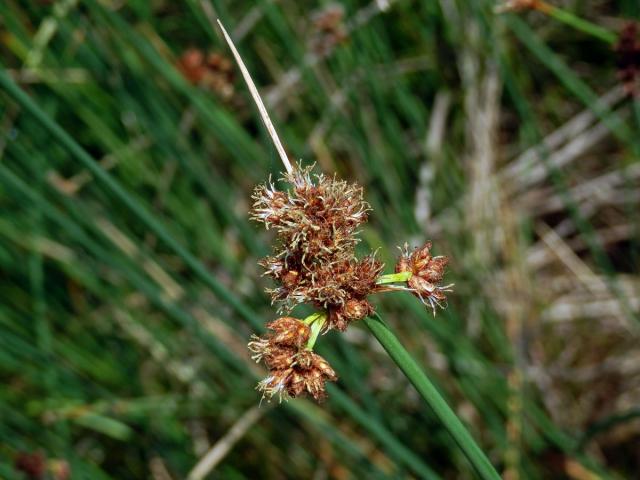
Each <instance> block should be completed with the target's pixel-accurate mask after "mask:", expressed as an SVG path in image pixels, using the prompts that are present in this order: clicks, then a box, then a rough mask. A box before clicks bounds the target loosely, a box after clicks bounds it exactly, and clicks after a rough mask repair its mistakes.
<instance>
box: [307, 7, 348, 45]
mask: <svg viewBox="0 0 640 480" xmlns="http://www.w3.org/2000/svg"><path fill="white" fill-rule="evenodd" d="M311 19H312V21H313V31H312V34H311V41H310V44H311V48H312V50H313V51H314V53H316V54H317V55H326V54H328V53H329V52H331V50H333V49H334V48H335V46H336V45H338V44H340V43H342V42H344V41H345V40H346V39H347V29H346V26H345V24H344V7H343V6H342V5H340V4H339V3H332V4H329V5H327V6H326V7H325V8H323V9H322V10H319V11H317V12H315V13H314V14H313V15H312V18H311Z"/></svg>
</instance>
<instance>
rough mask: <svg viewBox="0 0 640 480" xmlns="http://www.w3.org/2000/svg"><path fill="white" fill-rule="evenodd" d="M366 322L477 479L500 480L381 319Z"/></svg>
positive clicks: (451, 411)
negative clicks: (468, 464) (447, 434)
mask: <svg viewBox="0 0 640 480" xmlns="http://www.w3.org/2000/svg"><path fill="white" fill-rule="evenodd" d="M364 323H365V325H366V326H367V327H368V328H369V330H371V333H373V335H374V336H375V337H376V339H377V340H378V341H379V342H380V344H381V345H382V347H383V348H384V349H385V350H386V352H387V353H388V354H389V356H390V357H391V359H392V360H393V361H394V362H396V364H397V365H398V367H399V368H400V370H402V372H403V373H404V374H405V375H406V377H407V378H408V379H409V381H410V382H411V383H412V384H413V386H414V387H415V389H416V390H417V391H418V393H419V394H420V396H421V397H422V398H423V399H424V400H425V402H426V403H427V404H428V405H429V407H431V409H432V410H433V412H434V413H435V415H436V417H438V419H439V420H440V421H441V422H442V424H443V425H444V427H445V428H446V429H447V431H448V432H449V433H450V434H451V436H452V437H453V439H454V440H455V442H456V443H457V444H458V446H459V447H460V449H461V450H462V452H463V453H464V455H465V456H466V457H467V459H468V460H469V462H470V463H471V465H472V466H473V468H474V469H475V471H476V473H477V474H478V477H479V478H482V479H483V480H489V479H491V480H499V479H500V475H498V472H496V470H495V469H494V468H493V465H491V462H490V461H489V459H488V458H487V456H486V455H485V454H484V452H483V451H482V450H481V449H480V447H479V446H478V444H477V443H476V442H475V440H474V439H473V437H472V436H471V434H470V433H469V431H468V430H467V429H466V428H465V426H464V425H463V424H462V422H461V421H460V419H459V418H458V417H457V416H456V414H455V413H454V412H453V410H452V409H451V407H449V405H447V402H446V401H445V400H444V398H443V397H442V395H440V393H439V392H438V390H437V389H436V387H435V386H434V385H433V383H431V381H430V380H429V378H428V377H427V376H426V374H425V373H424V372H423V371H422V369H421V368H420V367H419V366H418V364H417V363H416V361H415V360H414V359H413V358H412V357H411V355H410V354H409V352H407V350H406V349H405V348H404V347H403V346H402V344H401V343H400V341H399V340H398V338H397V337H396V336H395V335H394V334H393V332H391V330H390V329H389V327H388V326H387V325H386V324H385V323H384V322H383V321H382V319H381V318H380V317H378V316H377V318H370V317H369V318H365V319H364Z"/></svg>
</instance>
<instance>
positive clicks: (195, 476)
mask: <svg viewBox="0 0 640 480" xmlns="http://www.w3.org/2000/svg"><path fill="white" fill-rule="evenodd" d="M266 411H267V410H266V409H262V410H261V409H260V408H259V407H252V408H250V409H249V410H247V411H246V413H245V414H244V415H242V417H240V418H239V419H238V421H237V422H236V423H234V424H233V426H232V427H231V428H230V429H229V431H228V432H227V433H226V434H225V435H224V436H223V437H222V438H221V439H220V440H219V441H218V442H216V444H215V445H214V446H213V447H211V449H210V450H209V451H208V452H207V453H206V455H205V456H204V457H202V458H201V459H200V461H199V462H198V463H197V464H196V466H195V467H193V470H191V472H189V476H188V477H187V478H188V479H189V480H200V479H202V478H204V477H206V476H207V475H209V473H211V471H212V470H213V469H214V468H215V467H216V465H218V464H219V463H220V462H221V461H222V459H224V457H225V456H226V455H227V453H229V451H230V450H231V449H232V448H233V446H234V445H235V444H236V442H237V441H238V440H240V439H241V438H242V437H243V436H244V434H245V433H247V431H248V430H249V429H250V428H251V427H252V426H253V425H254V424H255V423H256V422H257V421H258V420H260V418H261V417H262V415H264V413H265V412H266Z"/></svg>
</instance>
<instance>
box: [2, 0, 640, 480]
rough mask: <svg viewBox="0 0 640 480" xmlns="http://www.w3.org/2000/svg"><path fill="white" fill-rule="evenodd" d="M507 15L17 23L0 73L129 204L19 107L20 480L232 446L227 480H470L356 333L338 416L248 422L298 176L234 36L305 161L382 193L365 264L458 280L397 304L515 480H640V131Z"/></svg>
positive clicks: (336, 391) (7, 239) (89, 14)
mask: <svg viewBox="0 0 640 480" xmlns="http://www.w3.org/2000/svg"><path fill="white" fill-rule="evenodd" d="M554 3H557V4H561V5H562V6H564V7H565V8H566V9H567V10H571V11H572V12H574V13H575V14H576V15H578V16H580V17H582V18H584V19H587V20H589V21H591V22H594V23H596V24H599V25H600V26H603V27H605V28H608V29H610V30H611V31H615V32H617V31H621V30H622V29H623V28H624V26H625V24H626V22H628V21H629V20H630V19H633V18H637V16H638V15H639V13H640V12H639V9H640V8H639V7H638V4H637V2H636V1H635V0H619V1H615V2H614V1H608V2H605V1H595V0H593V1H584V2H576V1H562V2H554ZM493 8H494V4H493V2H490V1H473V2H468V1H462V0H460V1H456V0H440V1H417V0H395V1H394V0H376V1H372V2H370V3H368V2H366V1H344V2H340V4H329V3H327V2H298V1H293V0H280V1H276V0H271V1H269V0H264V1H260V2H245V1H237V0H236V1H231V0H182V1H169V0H155V1H145V0H136V1H128V2H124V1H118V0H85V1H77V0H58V1H45V0H40V1H37V0H29V1H23V0H3V1H2V2H0V61H1V63H2V68H3V69H6V71H7V72H8V74H9V75H10V76H11V77H12V78H13V79H14V81H15V82H16V83H18V84H19V85H20V87H21V88H22V89H23V90H24V91H26V92H27V93H28V95H29V96H30V97H31V98H32V99H33V101H34V102H35V103H36V104H37V106H38V108H39V109H41V110H43V111H44V112H46V114H47V115H48V116H50V117H51V118H53V119H54V120H55V122H56V123H57V124H58V125H60V126H61V127H62V128H63V129H64V130H65V131H66V132H68V133H69V134H70V135H71V137H73V139H74V140H75V141H76V142H77V143H78V144H79V145H80V146H81V147H82V148H83V149H84V150H85V151H86V152H87V153H88V154H89V155H90V156H91V157H92V158H93V159H95V160H96V161H97V162H99V163H100V165H101V166H102V168H103V170H104V171H105V172H108V179H110V182H109V180H107V181H106V182H105V178H104V176H102V177H101V176H96V175H95V174H92V173H91V172H89V171H88V170H87V168H86V165H84V164H82V163H81V162H80V161H79V159H78V156H77V155H74V154H73V153H72V152H70V151H69V150H68V149H67V148H64V146H63V145H61V144H60V142H59V139H58V138H56V136H55V135H53V132H52V131H51V129H47V128H44V127H43V126H42V125H41V124H40V123H38V122H37V121H36V120H35V119H34V117H33V116H32V115H30V114H29V113H27V112H25V111H24V110H22V109H21V108H20V107H19V106H18V104H17V103H15V102H14V101H13V99H12V96H10V95H8V94H7V93H6V92H4V91H2V90H0V125H1V127H0V135H1V136H0V156H1V158H0V212H1V213H0V272H1V276H0V379H1V380H2V388H0V477H2V478H25V477H24V476H23V474H19V473H17V471H16V468H15V466H16V465H19V466H20V467H21V468H22V470H23V471H24V470H25V465H26V464H28V466H30V467H29V468H31V467H33V465H34V464H36V465H35V467H33V468H41V469H45V470H47V471H48V474H50V475H51V476H52V477H56V476H57V478H62V476H63V473H64V469H65V463H66V464H67V465H68V467H69V468H70V470H71V472H72V473H71V474H72V478H74V479H75V478H91V479H103V478H104V479H106V478H154V479H163V480H164V479H170V478H173V479H178V478H186V477H187V475H188V474H189V472H190V471H191V470H192V469H193V467H194V466H195V465H196V463H197V462H198V461H199V460H200V459H201V458H203V456H205V454H206V453H207V452H208V451H210V449H211V448H214V446H215V447H216V448H218V449H219V448H220V447H223V451H222V454H221V455H220V456H219V457H218V458H217V459H216V465H215V470H214V473H210V475H211V476H212V477H213V476H215V475H216V474H217V475H218V477H219V478H229V479H235V478H238V479H239V478H319V479H320V478H358V479H360V478H403V477H407V476H409V477H415V478H472V475H473V474H472V472H471V470H470V467H469V465H468V464H467V463H466V461H465V459H464V458H463V457H462V455H461V453H460V452H459V450H458V449H457V448H456V445H455V444H454V443H453V441H452V440H451V438H450V437H449V436H448V435H447V433H446V432H445V431H444V430H443V429H442V427H441V426H440V425H439V424H438V422H437V421H436V420H435V418H434V417H433V415H432V413H431V412H430V411H428V409H427V408H426V407H425V406H424V404H423V403H422V402H421V401H420V399H419V398H418V396H417V394H416V393H415V392H414V391H413V389H412V387H411V385H410V384H409V383H408V382H407V380H406V379H405V378H404V377H403V376H402V375H401V374H400V373H399V371H398V370H397V368H396V367H395V365H394V364H393V363H392V362H391V361H390V360H389V358H388V357H387V356H386V355H385V354H384V352H383V351H382V350H381V349H380V348H379V346H378V345H377V344H376V342H375V341H374V340H373V339H372V337H371V336H370V334H369V333H368V332H367V331H366V330H365V329H362V328H360V327H359V326H358V325H352V326H351V327H350V328H349V330H348V332H347V333H346V334H345V335H337V334H335V333H330V334H328V335H326V336H325V337H323V338H322V341H321V342H319V346H320V353H321V354H322V355H323V356H325V357H326V358H327V359H328V360H329V361H330V362H331V365H332V366H333V367H334V368H335V370H336V372H337V373H338V375H339V376H340V380H339V382H338V383H337V387H336V388H333V389H331V391H330V392H329V399H328V400H327V401H326V402H325V403H324V404H323V405H321V406H320V407H318V406H316V405H314V404H312V403H311V402H309V401H307V400H293V401H290V402H288V403H286V404H282V405H271V407H275V408H271V407H270V406H269V405H267V404H266V403H263V405H262V408H260V409H256V408H255V407H256V405H257V404H258V401H259V395H258V394H257V393H256V392H255V391H254V385H255V382H256V380H257V379H258V378H259V377H260V376H262V375H263V374H264V371H263V370H262V369H261V368H260V367H258V366H256V365H255V364H253V363H252V362H251V359H250V357H249V352H248V351H247V349H246V342H247V341H248V338H249V336H250V334H251V333H252V332H255V331H258V329H259V328H260V326H261V325H263V324H264V323H265V322H267V321H269V320H272V319H273V318H274V309H273V308H272V307H271V306H270V305H269V298H268V296H267V295H266V294H265V293H264V288H265V287H267V286H269V282H268V280H267V279H265V278H262V277H261V276H260V275H261V271H260V269H259V268H258V267H257V265H256V262H257V260H258V259H259V258H261V257H262V256H264V255H265V254H266V253H267V251H268V245H269V242H270V239H269V237H268V235H267V234H263V233H262V230H261V229H260V228H259V227H258V226H257V225H255V224H252V223H251V222H250V221H249V220H248V215H247V211H248V207H249V203H250V194H251V191H252V189H253V187H254V185H255V184H257V183H259V182H263V181H265V180H266V179H267V178H268V177H269V175H273V176H274V177H277V176H279V172H280V171H281V165H280V163H279V159H278V156H277V154H276V152H275V150H274V149H273V147H272V145H271V143H270V141H269V138H268V136H267V135H266V133H265V131H264V129H263V128H262V125H261V124H260V121H259V119H258V116H257V114H256V110H255V108H254V106H253V104H252V102H251V100H250V97H249V95H248V93H247V90H246V88H245V86H244V85H243V83H242V81H241V79H240V76H239V75H238V74H237V70H236V68H235V65H234V64H233V63H231V62H230V56H229V55H228V51H227V48H226V46H225V45H224V43H223V41H222V39H221V36H220V33H219V31H218V30H217V28H216V25H215V19H216V18H217V17H220V18H221V19H222V21H223V22H224V23H225V25H226V26H227V28H228V30H229V31H230V32H231V33H232V36H233V37H234V40H235V41H236V43H237V45H238V47H239V49H240V51H241V53H242V55H243V58H244V59H245V61H246V63H247V65H248V67H249V69H250V70H251V72H252V74H253V76H254V79H255V81H256V83H257V84H258V85H259V87H260V89H261V92H262V94H263V96H264V98H265V103H266V104H267V108H268V109H269V110H270V112H271V113H272V117H273V120H274V122H275V124H276V127H277V129H278V131H279V133H280V136H281V138H282V140H283V142H284V143H285V145H286V147H287V148H288V149H289V153H290V155H291V157H292V158H295V159H298V158H301V159H303V162H305V163H306V164H309V163H313V162H315V163H316V168H317V169H318V170H319V171H320V170H321V171H324V172H325V173H328V174H333V173H336V174H337V175H338V176H340V177H342V178H344V179H347V180H350V181H357V182H359V183H360V184H362V185H363V186H364V188H365V198H366V200H367V201H368V202H369V203H370V204H371V206H372V207H373V211H372V213H371V217H370V221H369V223H368V224H367V226H366V229H365V230H364V231H363V232H362V238H363V239H364V241H363V250H365V251H366V250H372V249H379V256H380V258H381V259H383V261H385V263H386V264H387V271H390V270H391V268H392V267H391V266H392V265H393V263H394V261H395V258H396V256H397V254H398V251H397V249H396V246H397V245H401V244H403V243H404V242H405V241H409V243H410V244H413V245H420V244H423V243H424V242H425V240H432V241H433V244H434V250H435V252H436V253H438V254H445V255H448V256H450V257H451V259H452V261H451V264H450V267H449V271H448V273H447V279H448V280H449V281H451V282H455V284H456V286H455V292H454V293H453V294H450V295H449V305H448V308H447V309H446V310H445V311H440V312H438V314H437V316H435V317H434V316H433V315H432V313H431V311H430V310H428V309H426V308H425V307H424V306H423V305H422V304H421V303H420V302H419V300H417V299H416V298H413V297H411V296H409V295H396V294H391V293H389V294H385V296H383V297H380V298H376V299H375V302H376V307H377V310H378V312H380V314H381V315H382V316H383V317H384V319H385V321H386V322H387V323H388V324H389V325H391V326H392V327H393V329H394V330H395V331H396V333H397V334H398V336H399V337H400V338H401V339H402V341H403V342H404V343H405V345H406V347H407V349H408V350H410V351H411V352H412V354H413V355H415V357H416V358H417V359H418V360H419V361H420V362H421V363H422V364H423V365H424V367H425V369H427V370H428V371H429V372H430V375H431V377H432V378H434V379H435V380H436V381H437V383H438V387H439V388H440V389H441V391H442V393H443V394H444V395H445V396H446V397H447V399H448V400H449V401H450V403H451V404H452V406H454V408H455V410H456V412H457V413H458V414H459V415H460V416H461V417H462V418H463V419H464V420H465V421H466V422H467V424H468V426H469V427H470V429H471V431H472V432H473V434H474V436H475V438H476V439H477V440H478V441H479V443H480V445H481V446H482V448H483V450H484V451H485V452H486V453H487V455H488V456H489V457H490V459H491V461H492V462H493V464H494V465H495V466H496V468H497V469H498V470H499V471H500V472H501V473H502V474H503V475H504V476H505V478H509V479H516V478H575V479H587V478H596V477H595V476H594V475H600V476H602V477H604V478H629V477H630V476H633V475H634V474H637V472H638V471H639V470H640V464H639V463H638V462H639V459H640V451H639V450H638V449H639V445H640V420H639V417H640V410H638V405H640V381H639V380H640V347H639V345H640V342H639V327H640V278H639V277H638V274H639V270H640V263H639V258H640V256H639V254H640V249H639V245H640V243H639V242H640V215H638V211H639V210H640V209H639V208H638V207H639V205H640V181H639V178H640V162H639V152H640V104H639V102H638V100H637V99H636V100H635V101H634V100H633V99H632V98H630V97H629V96H628V95H627V96H626V95H625V93H624V91H623V89H622V88H621V87H620V86H619V81H618V77H617V75H616V58H615V55H614V53H613V50H612V48H611V46H610V45H607V44H606V43H603V42H602V41H600V40H599V39H597V38H593V37H589V36H588V35H587V34H585V33H581V32H578V31H575V30H572V29H570V28H568V27H567V26H566V25H563V24H561V23H559V22H557V21H555V20H554V19H551V18H549V17H547V16H544V15H542V14H540V13H537V12H522V13H519V14H513V13H507V14H501V15H496V14H495V13H494V10H493ZM114 185H115V190H114ZM118 192H120V193H118ZM122 192H124V196H123V195H122V194H121V193H122ZM145 211H146V212H148V214H149V215H148V216H147V217H145V216H144V214H143V215H142V216H141V214H140V213H141V212H145ZM176 247H178V248H176ZM299 313H300V315H304V312H303V311H300V312H299ZM234 425H235V427H236V429H235V430H233V431H239V432H240V435H238V436H237V438H235V439H232V438H231V437H229V436H228V435H227V434H228V432H229V429H231V428H232V427H233V426H234ZM218 451H220V450H217V451H216V452H218ZM38 462H39V463H38ZM27 469H28V468H27ZM218 477H216V478H218Z"/></svg>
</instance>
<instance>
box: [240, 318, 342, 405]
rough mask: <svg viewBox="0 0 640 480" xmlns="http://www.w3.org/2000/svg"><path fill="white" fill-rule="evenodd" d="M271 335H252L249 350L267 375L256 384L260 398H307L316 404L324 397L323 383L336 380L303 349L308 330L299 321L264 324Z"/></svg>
mask: <svg viewBox="0 0 640 480" xmlns="http://www.w3.org/2000/svg"><path fill="white" fill-rule="evenodd" d="M267 328H268V329H269V330H271V332H272V333H268V334H266V335H263V336H260V337H258V336H256V335H254V336H253V337H252V339H251V341H250V342H249V350H250V351H251V352H252V353H253V355H252V358H253V359H254V360H255V361H256V362H260V361H262V362H264V364H265V365H266V367H267V368H268V369H269V374H268V375H267V377H266V378H265V379H263V380H262V381H261V382H260V383H258V387H257V389H258V390H259V391H260V392H261V393H262V396H263V398H267V399H271V398H272V397H274V396H277V397H278V398H280V399H281V400H282V399H283V398H286V397H294V398H295V397H299V396H301V395H303V394H308V395H311V396H312V397H313V398H314V399H315V400H316V401H322V400H324V399H325V397H326V390H325V383H326V382H327V381H333V382H335V381H336V380H337V379H338V377H337V375H336V373H335V372H334V371H333V369H332V368H331V366H329V363H328V362H327V361H326V360H325V359H324V358H322V357H321V356H320V355H318V354H316V353H314V352H312V351H311V350H309V349H308V348H306V345H307V342H308V341H309V337H310V335H311V328H310V327H309V326H308V325H306V324H305V323H303V322H302V321H301V320H298V319H297V318H293V317H282V318H279V319H277V320H274V321H273V322H271V323H269V324H267Z"/></svg>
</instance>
